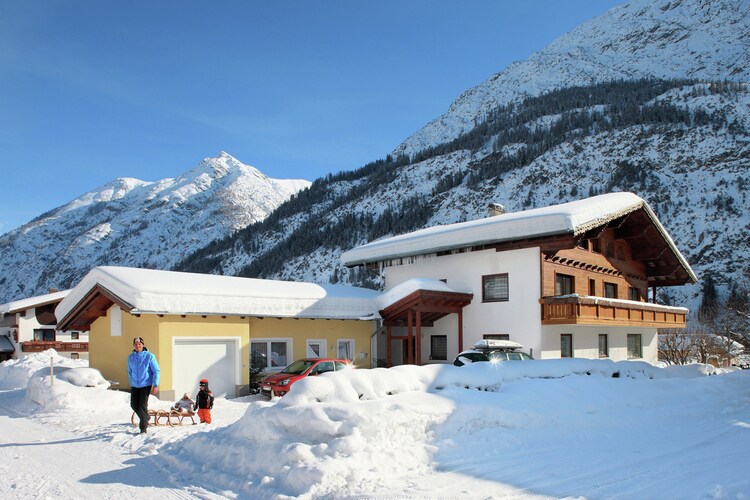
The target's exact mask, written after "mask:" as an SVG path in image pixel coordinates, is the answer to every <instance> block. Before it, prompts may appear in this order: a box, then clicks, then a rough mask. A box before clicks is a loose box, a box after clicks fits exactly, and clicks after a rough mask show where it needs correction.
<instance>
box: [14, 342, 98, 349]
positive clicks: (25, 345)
mask: <svg viewBox="0 0 750 500" xmlns="http://www.w3.org/2000/svg"><path fill="white" fill-rule="evenodd" d="M47 349H54V350H56V351H59V352H88V351H89V343H88V342H51V341H41V340H32V341H29V342H21V351H23V352H42V351H46V350H47Z"/></svg>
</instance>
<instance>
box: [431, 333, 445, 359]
mask: <svg viewBox="0 0 750 500" xmlns="http://www.w3.org/2000/svg"><path fill="white" fill-rule="evenodd" d="M430 359H437V360H446V359H448V336H447V335H431V336H430Z"/></svg>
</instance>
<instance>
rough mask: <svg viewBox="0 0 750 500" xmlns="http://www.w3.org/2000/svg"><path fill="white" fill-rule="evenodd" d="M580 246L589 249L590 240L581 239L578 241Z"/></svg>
mask: <svg viewBox="0 0 750 500" xmlns="http://www.w3.org/2000/svg"><path fill="white" fill-rule="evenodd" d="M578 248H583V249H584V250H588V249H589V240H583V239H582V240H579V241H578Z"/></svg>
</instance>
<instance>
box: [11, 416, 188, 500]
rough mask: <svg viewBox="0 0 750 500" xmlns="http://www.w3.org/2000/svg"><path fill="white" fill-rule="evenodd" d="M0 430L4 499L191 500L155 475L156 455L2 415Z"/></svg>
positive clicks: (181, 491) (166, 479)
mask: <svg viewBox="0 0 750 500" xmlns="http://www.w3.org/2000/svg"><path fill="white" fill-rule="evenodd" d="M3 413H9V412H6V411H3ZM0 428H2V429H3V432H2V433H0V496H2V497H3V498H19V499H22V498H35V499H36V498H45V497H46V498H71V499H73V498H79V499H80V498H96V499H103V498H112V499H115V498H117V499H120V498H155V497H159V498H194V495H192V494H190V493H188V492H186V491H183V489H182V488H179V487H175V486H174V485H172V484H170V483H169V477H168V476H165V475H163V474H161V473H160V472H159V468H160V467H159V464H158V463H155V462H156V461H157V460H158V457H151V456H149V457H141V456H138V455H134V454H131V453H130V452H128V451H127V450H126V449H124V448H122V447H120V446H117V445H115V444H113V443H111V442H106V441H103V440H102V439H100V438H97V437H82V436H80V435H75V434H73V433H70V432H68V431H66V430H64V429H59V428H50V427H48V426H45V425H43V424H40V423H37V422H34V421H31V420H28V419H25V418H17V417H14V416H8V415H2V416H0Z"/></svg>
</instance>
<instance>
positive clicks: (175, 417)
mask: <svg viewBox="0 0 750 500" xmlns="http://www.w3.org/2000/svg"><path fill="white" fill-rule="evenodd" d="M163 413H164V414H163V415H162V417H165V418H166V419H167V425H170V426H172V427H174V426H175V425H187V424H188V422H187V421H186V419H188V418H189V419H190V424H191V425H195V424H197V422H196V421H195V417H196V416H197V414H196V413H195V412H192V411H191V412H188V413H182V412H180V411H178V410H174V409H172V410H169V411H168V412H167V411H165V412H163ZM160 418H161V417H160Z"/></svg>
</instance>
